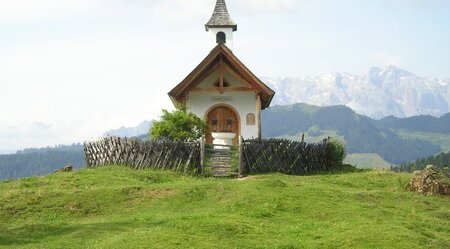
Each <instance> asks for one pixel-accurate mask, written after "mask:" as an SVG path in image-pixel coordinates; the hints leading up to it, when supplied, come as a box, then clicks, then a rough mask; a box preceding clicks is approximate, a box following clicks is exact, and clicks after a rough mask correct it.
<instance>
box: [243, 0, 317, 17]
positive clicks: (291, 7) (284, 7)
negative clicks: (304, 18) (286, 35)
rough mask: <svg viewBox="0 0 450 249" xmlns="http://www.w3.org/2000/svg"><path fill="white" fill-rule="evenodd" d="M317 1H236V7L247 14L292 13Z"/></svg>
mask: <svg viewBox="0 0 450 249" xmlns="http://www.w3.org/2000/svg"><path fill="white" fill-rule="evenodd" d="M317 2H320V1H319V0H244V1H237V2H236V6H237V7H239V8H242V9H243V10H245V11H247V12H250V11H251V12H256V13H261V14H265V13H267V12H271V13H274V12H292V11H296V10H299V9H305V8H309V7H310V6H311V5H312V4H314V3H317Z"/></svg>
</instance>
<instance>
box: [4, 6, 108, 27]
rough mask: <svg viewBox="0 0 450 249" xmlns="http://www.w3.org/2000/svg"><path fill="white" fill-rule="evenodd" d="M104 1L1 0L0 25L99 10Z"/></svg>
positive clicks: (50, 18) (37, 20)
mask: <svg viewBox="0 0 450 249" xmlns="http://www.w3.org/2000/svg"><path fill="white" fill-rule="evenodd" d="M105 2H107V1H106V0H77V1H72V0H14V1H8V0H2V1H1V8H0V23H2V22H3V23H8V24H12V23H26V22H39V21H44V20H52V19H56V18H65V17H67V16H70V15H77V14H79V12H83V11H86V10H92V9H99V7H100V6H101V5H103V4H104V3H105Z"/></svg>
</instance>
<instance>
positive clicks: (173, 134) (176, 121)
mask: <svg viewBox="0 0 450 249" xmlns="http://www.w3.org/2000/svg"><path fill="white" fill-rule="evenodd" d="M162 112H163V115H162V116H161V120H160V121H155V122H154V123H153V126H152V128H151V129H150V139H153V140H157V139H171V140H181V141H189V140H195V139H199V138H200V137H201V136H203V135H204V134H205V131H206V128H207V124H206V122H205V121H204V120H202V119H200V118H199V117H197V116H196V115H195V114H193V113H191V112H188V110H187V107H186V106H185V105H178V106H177V107H176V109H175V110H174V111H173V112H168V111H167V110H165V109H163V110H162Z"/></svg>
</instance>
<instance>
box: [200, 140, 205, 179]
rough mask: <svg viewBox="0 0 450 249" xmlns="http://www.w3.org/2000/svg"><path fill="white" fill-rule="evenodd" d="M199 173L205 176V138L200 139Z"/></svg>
mask: <svg viewBox="0 0 450 249" xmlns="http://www.w3.org/2000/svg"><path fill="white" fill-rule="evenodd" d="M200 171H201V172H200V173H201V175H202V177H203V176H205V136H202V137H201V138H200Z"/></svg>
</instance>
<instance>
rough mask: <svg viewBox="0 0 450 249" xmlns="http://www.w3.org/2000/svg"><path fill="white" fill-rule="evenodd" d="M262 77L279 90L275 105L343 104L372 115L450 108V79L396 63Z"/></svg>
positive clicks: (406, 114) (437, 111)
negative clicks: (363, 70) (364, 71)
mask: <svg viewBox="0 0 450 249" xmlns="http://www.w3.org/2000/svg"><path fill="white" fill-rule="evenodd" d="M262 80H263V81H264V82H265V83H266V84H267V85H268V86H269V87H271V88H272V89H273V90H274V91H276V95H275V98H274V100H273V102H272V104H273V105H287V104H293V103H300V102H301V103H307V104H311V105H320V106H328V105H338V104H343V105H347V106H349V107H350V108H352V109H353V110H355V111H356V112H358V113H360V114H363V115H367V116H370V117H373V118H383V117H386V116H390V115H393V116H396V117H410V116H415V115H422V114H429V115H433V116H440V115H443V114H445V113H447V112H449V111H450V79H449V80H440V79H432V78H424V77H419V76H416V75H414V74H412V73H410V72H408V71H405V70H402V69H399V68H397V67H394V66H388V67H386V68H384V69H380V68H376V67H374V68H372V69H370V71H369V72H368V73H367V74H365V75H352V74H348V73H333V74H325V75H320V76H315V77H299V78H268V77H262Z"/></svg>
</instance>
